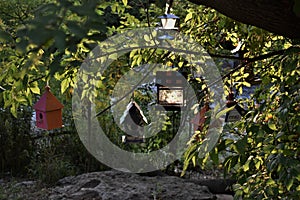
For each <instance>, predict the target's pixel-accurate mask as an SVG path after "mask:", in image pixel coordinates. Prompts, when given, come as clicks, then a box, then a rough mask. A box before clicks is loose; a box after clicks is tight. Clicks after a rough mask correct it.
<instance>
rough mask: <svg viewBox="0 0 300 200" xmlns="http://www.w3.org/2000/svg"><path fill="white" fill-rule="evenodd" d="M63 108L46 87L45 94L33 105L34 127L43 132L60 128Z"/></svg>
mask: <svg viewBox="0 0 300 200" xmlns="http://www.w3.org/2000/svg"><path fill="white" fill-rule="evenodd" d="M63 107H64V106H63V105H62V104H61V103H60V102H59V101H58V99H57V98H56V97H55V96H54V95H53V94H52V93H51V92H50V87H48V86H46V89H45V93H44V94H43V95H42V96H41V98H40V100H39V101H38V102H36V104H35V105H34V109H35V113H36V126H37V127H38V128H41V129H45V130H51V129H55V128H61V127H62V108H63Z"/></svg>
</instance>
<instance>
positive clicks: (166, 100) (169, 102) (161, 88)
mask: <svg viewBox="0 0 300 200" xmlns="http://www.w3.org/2000/svg"><path fill="white" fill-rule="evenodd" d="M185 82H186V81H185V79H184V77H183V76H182V75H181V74H180V73H179V72H177V71H158V72H156V85H157V101H158V104H159V105H162V106H163V107H164V108H165V109H166V110H180V109H181V108H183V107H184V106H185V99H184V86H185Z"/></svg>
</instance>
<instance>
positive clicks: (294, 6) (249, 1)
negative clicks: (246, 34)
mask: <svg viewBox="0 0 300 200" xmlns="http://www.w3.org/2000/svg"><path fill="white" fill-rule="evenodd" d="M189 1H190V2H193V3H195V4H198V5H205V6H208V7H211V8H214V9H216V10H217V11H219V12H220V13H222V14H224V15H226V16H228V17H231V18H232V19H234V20H237V21H240V22H242V23H245V24H249V25H253V26H257V27H260V28H263V29H265V30H267V31H270V32H273V33H276V34H279V35H282V36H286V37H289V38H292V39H299V38H300V1H299V0H278V1H270V0H263V1H259V2H257V1H253V0H246V1H244V0H229V1H228V0H222V1H219V0H189Z"/></svg>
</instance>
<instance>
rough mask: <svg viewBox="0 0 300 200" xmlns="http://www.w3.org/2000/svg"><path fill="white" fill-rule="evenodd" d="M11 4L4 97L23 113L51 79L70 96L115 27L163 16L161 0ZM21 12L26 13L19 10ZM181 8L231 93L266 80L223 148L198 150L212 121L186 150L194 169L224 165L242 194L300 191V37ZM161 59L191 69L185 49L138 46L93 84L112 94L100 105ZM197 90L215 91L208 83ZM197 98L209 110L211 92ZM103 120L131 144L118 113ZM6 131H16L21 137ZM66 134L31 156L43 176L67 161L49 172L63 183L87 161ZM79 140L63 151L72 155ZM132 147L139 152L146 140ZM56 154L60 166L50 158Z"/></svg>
mask: <svg viewBox="0 0 300 200" xmlns="http://www.w3.org/2000/svg"><path fill="white" fill-rule="evenodd" d="M10 2H11V4H9V3H8V2H4V1H1V5H3V6H1V9H0V10H2V11H1V12H0V14H1V21H0V28H1V30H0V48H1V53H0V60H1V66H0V72H1V73H0V83H1V85H0V99H1V102H2V103H3V107H4V109H10V111H11V113H12V114H13V115H14V116H15V117H21V112H18V111H19V110H20V109H18V108H21V107H22V106H27V105H32V104H33V101H34V100H35V98H36V97H38V95H39V94H40V89H41V88H42V87H43V86H44V85H45V84H46V82H47V81H49V80H50V83H51V80H53V79H55V81H58V82H60V88H59V89H57V90H60V93H61V95H65V96H66V99H67V100H68V99H70V97H71V96H72V88H73V86H74V81H75V78H76V73H77V71H78V68H79V67H80V65H81V63H82V62H83V60H84V59H85V57H86V56H87V54H88V52H90V50H92V49H93V48H94V47H95V46H96V45H97V44H99V43H100V42H101V41H102V40H104V39H106V38H107V37H108V36H111V35H113V34H115V33H119V32H122V31H124V30H126V29H134V28H138V27H147V26H153V27H154V26H156V22H157V21H158V20H157V19H156V18H157V17H158V16H159V15H161V14H162V13H163V12H164V10H163V9H164V3H162V2H161V1H144V0H142V1H141V0H133V1H124V0H123V1H105V0H94V1H91V0H82V1H71V0H52V1H49V2H43V3H41V2H39V1H38V0H35V1H28V2H27V3H29V4H26V3H24V4H22V5H20V7H17V8H20V9H13V10H14V11H15V12H14V13H15V14H13V15H12V16H8V15H7V16H5V15H3V13H7V10H8V9H10V8H11V7H12V6H13V5H15V4H16V2H18V3H19V1H17V0H15V1H10ZM35 5H40V6H39V7H36V6H35ZM24 9H25V11H24ZM20 11H22V13H25V14H24V15H23V14H22V15H20V14H19V12H20ZM31 11H32V12H31ZM173 12H174V13H175V14H177V15H179V16H180V17H181V22H180V31H181V32H182V33H184V34H186V35H190V36H191V37H193V38H194V39H195V40H196V41H197V42H199V44H201V45H202V46H203V47H205V49H206V50H207V51H208V52H209V53H210V54H211V56H212V57H213V58H214V61H215V62H216V64H217V65H218V67H219V69H220V71H221V73H222V75H223V80H216V81H223V82H224V85H225V90H226V91H227V93H228V91H229V88H230V87H233V89H234V91H235V92H236V95H237V96H241V95H242V94H243V92H245V91H244V90H245V88H247V87H250V86H251V85H253V84H256V83H257V82H256V80H258V79H260V80H261V81H260V82H259V87H257V89H256V91H255V93H254V94H252V95H251V97H248V98H244V99H239V103H240V104H241V105H243V106H244V107H245V108H246V109H247V110H248V113H247V115H246V116H245V117H244V118H243V119H242V120H241V121H239V122H237V123H233V124H227V125H226V127H225V128H224V131H223V133H222V137H221V138H219V143H218V145H217V146H216V147H215V148H214V150H213V151H211V152H210V153H209V154H208V155H205V156H204V157H201V158H199V157H198V155H199V153H201V152H199V147H200V146H201V144H202V142H203V140H202V139H203V138H204V137H205V135H206V133H207V129H208V128H209V127H208V124H206V126H204V127H203V129H202V130H201V131H197V132H196V133H195V134H194V136H193V137H192V139H191V141H190V143H189V148H188V150H187V152H186V153H185V155H184V160H185V163H184V164H185V168H187V167H188V165H190V164H194V165H196V164H197V165H199V166H201V167H205V166H207V165H206V164H208V163H210V164H211V163H214V165H213V166H218V167H221V168H223V169H224V173H225V175H226V176H231V177H233V178H235V179H236V180H237V184H236V185H235V186H234V190H235V192H236V198H237V199H238V198H239V197H242V198H243V199H254V198H258V199H272V198H274V199H275V198H276V199H278V198H279V199H297V198H299V196H300V194H299V191H300V188H299V181H300V178H299V177H300V171H299V142H300V138H299V137H300V134H299V133H300V122H299V109H300V105H299V98H300V96H299V92H300V91H299V90H300V88H299V74H300V69H299V66H300V64H299V52H300V50H299V49H300V47H299V43H297V41H293V40H290V39H288V38H284V37H281V36H278V35H274V34H272V33H269V32H266V31H264V30H262V29H259V28H256V27H253V26H250V25H246V24H242V23H239V22H236V21H233V20H232V19H229V18H228V17H226V16H223V15H221V14H219V13H217V12H216V11H215V10H213V9H210V8H207V7H203V6H195V5H192V4H189V3H187V2H186V1H176V2H174V3H173ZM9 17H10V18H9ZM20 17H21V18H20ZM241 43H242V46H241V49H240V50H239V51H238V54H233V53H232V52H231V50H233V49H234V48H235V47H236V46H237V45H238V44H241ZM154 51H155V52H154ZM162 60H163V64H165V65H167V64H168V63H173V64H177V65H178V68H179V70H183V69H184V68H187V69H190V67H191V66H189V65H187V64H186V63H185V62H184V60H183V59H182V58H180V57H179V56H176V55H174V54H172V53H169V52H166V51H160V50H157V51H156V50H153V49H141V50H134V51H132V52H130V53H128V54H126V55H124V56H123V57H120V58H118V59H117V60H116V61H114V62H113V63H112V64H111V66H110V69H109V70H107V71H106V72H105V73H104V74H99V79H100V80H99V83H100V84H99V85H98V88H91V87H89V86H90V85H88V86H86V87H87V88H89V89H90V90H89V91H90V92H93V91H97V94H98V96H99V98H103V101H99V105H97V106H98V109H99V110H102V109H105V108H107V107H109V103H110V102H109V97H110V95H111V94H112V90H113V88H114V86H115V84H116V83H117V81H118V80H119V78H120V77H121V76H122V75H124V74H125V73H126V72H127V71H128V70H130V69H132V68H134V67H136V66H138V65H141V64H145V63H158V62H162ZM86 78H87V79H88V78H89V77H88V76H87V77H86ZM55 81H54V82H55ZM189 81H190V82H191V81H192V80H189ZM52 82H53V81H52ZM193 87H194V88H197V89H198V88H201V90H205V89H206V86H205V85H204V84H202V83H198V84H195V85H194V86H193ZM145 94H146V93H143V92H141V91H139V92H136V96H135V97H136V100H137V101H139V104H141V105H142V107H143V109H146V107H147V101H149V100H150V101H151V98H152V97H151V95H150V97H149V98H148V97H147V95H145ZM198 96H199V97H198V98H199V99H198V100H199V102H200V104H199V105H200V108H201V106H203V105H204V98H203V97H204V96H203V93H201V92H200V93H199V94H198ZM67 100H66V101H67ZM145 102H146V103H145ZM208 114H209V113H208ZM169 117H170V118H171V115H170V116H169ZM99 121H100V124H101V125H102V127H104V129H105V130H106V132H107V133H108V136H109V137H110V139H111V140H112V141H114V142H115V143H116V144H118V145H119V146H122V144H121V142H120V131H119V129H118V127H117V126H116V125H115V123H114V119H113V117H112V116H111V115H110V114H107V113H105V114H103V115H101V116H100V117H99ZM174 124H176V119H175V123H174ZM174 124H172V120H169V121H167V123H166V124H165V127H164V128H165V130H164V131H165V134H162V137H160V136H157V137H154V138H151V140H150V141H149V142H148V143H147V145H146V147H145V148H144V149H143V150H144V151H146V152H147V151H152V150H154V149H158V148H160V147H162V146H164V145H165V144H166V143H167V142H168V140H169V139H170V137H171V136H172V134H171V133H173V131H174V130H175V129H176V127H174ZM173 129H174V130H173ZM15 131H17V132H20V130H15ZM7 135H8V136H9V137H13V135H14V134H13V133H8V134H7ZM74 138H76V137H74ZM74 138H73V139H74ZM74 140H75V141H76V142H74V141H73V142H74V143H73V142H68V145H70V144H78V143H79V140H78V138H77V139H74ZM63 141H64V139H62V141H53V142H54V144H55V145H57V146H52V147H44V148H42V149H41V152H42V154H41V158H40V159H41V160H40V159H38V160H34V161H33V162H32V166H36V165H37V164H38V163H40V165H39V167H40V168H39V169H37V170H36V171H35V173H37V174H39V175H38V176H40V177H41V176H42V172H43V171H44V170H48V171H53V170H52V169H54V168H57V167H58V168H60V169H61V170H62V171H60V172H59V174H55V173H54V171H53V174H50V173H49V174H48V175H49V176H48V177H47V178H49V177H50V176H53V177H55V180H56V179H57V178H59V177H60V175H67V174H73V173H75V172H76V171H77V169H74V166H73V164H74V163H73V161H74V160H76V159H77V160H79V162H77V163H76V164H75V166H76V165H80V163H85V162H86V160H85V159H84V157H83V156H81V155H79V154H78V155H76V154H70V155H72V156H74V157H73V158H67V157H68V155H66V154H64V153H63V152H59V153H58V152H57V151H58V149H59V148H58V147H61V146H62V145H61V143H60V142H63ZM77 142H78V143H77ZM54 144H53V145H54ZM28 145H29V144H28ZM75 146H76V145H75ZM75 146H72V145H70V146H69V148H67V149H64V150H66V152H68V151H69V150H70V149H71V148H75ZM10 148H11V147H10ZM123 148H129V149H131V150H133V151H135V150H139V148H140V147H138V148H136V146H131V147H124V146H123ZM62 149H63V148H62ZM81 150H82V149H81ZM81 150H80V151H79V152H81ZM57 155H59V156H58V157H57ZM84 155H85V154H84ZM72 156H71V157H72ZM62 158H67V159H66V160H64V159H62ZM75 158H76V159H75ZM51 159H54V161H55V163H54V165H50V160H51ZM42 178H43V177H42ZM47 178H45V180H47ZM48 181H49V182H53V181H54V179H53V180H52V179H51V180H50V179H48Z"/></svg>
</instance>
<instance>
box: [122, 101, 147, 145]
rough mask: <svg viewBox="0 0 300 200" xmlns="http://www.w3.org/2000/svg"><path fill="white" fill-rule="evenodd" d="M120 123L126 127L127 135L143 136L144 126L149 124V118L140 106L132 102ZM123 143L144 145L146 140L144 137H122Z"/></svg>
mask: <svg viewBox="0 0 300 200" xmlns="http://www.w3.org/2000/svg"><path fill="white" fill-rule="evenodd" d="M120 123H121V124H123V125H124V127H125V130H126V132H127V133H129V134H131V135H142V133H143V130H144V128H143V127H144V126H145V125H147V124H148V121H147V118H146V117H145V115H144V113H143V111H142V110H141V108H140V107H139V105H138V104H137V103H136V102H135V101H133V100H131V101H130V102H129V104H128V105H127V107H126V110H125V111H124V113H123V115H122V117H121V119H120ZM122 142H123V143H143V142H145V138H144V137H143V136H129V135H123V136H122Z"/></svg>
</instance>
